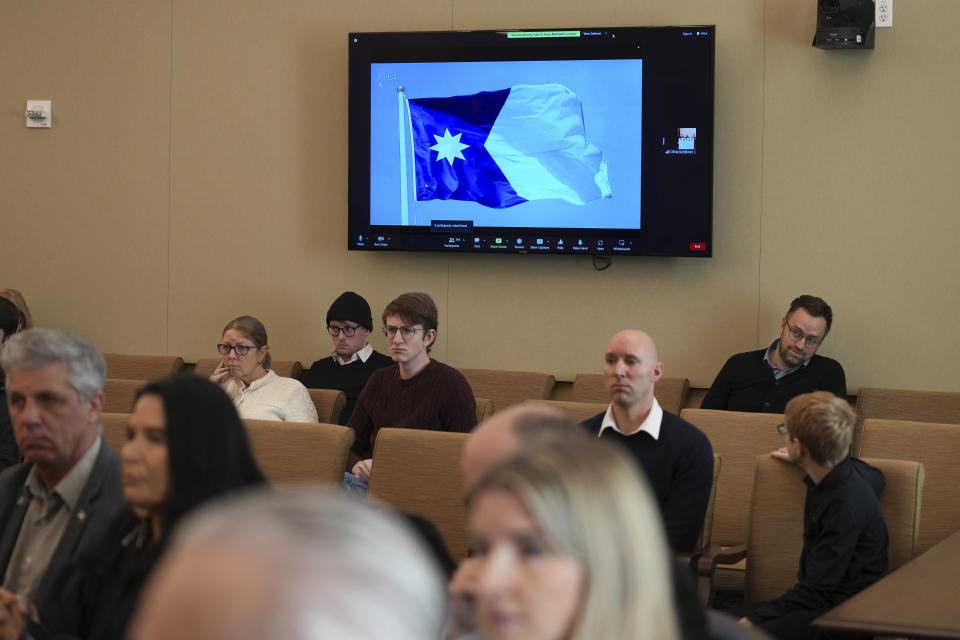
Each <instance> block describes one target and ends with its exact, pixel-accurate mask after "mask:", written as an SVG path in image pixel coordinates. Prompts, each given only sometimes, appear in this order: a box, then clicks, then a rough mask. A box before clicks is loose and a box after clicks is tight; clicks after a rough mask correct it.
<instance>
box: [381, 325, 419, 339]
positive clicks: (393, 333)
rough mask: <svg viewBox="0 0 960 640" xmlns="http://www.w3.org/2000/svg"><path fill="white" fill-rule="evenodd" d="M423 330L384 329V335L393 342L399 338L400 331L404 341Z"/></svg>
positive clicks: (404, 328) (410, 328)
mask: <svg viewBox="0 0 960 640" xmlns="http://www.w3.org/2000/svg"><path fill="white" fill-rule="evenodd" d="M423 330H424V329H423V327H384V328H383V335H385V336H387V337H388V338H390V339H391V340H393V339H394V338H395V337H397V331H399V332H400V336H401V337H403V339H404V340H409V339H410V338H412V337H413V334H415V333H416V332H417V331H423Z"/></svg>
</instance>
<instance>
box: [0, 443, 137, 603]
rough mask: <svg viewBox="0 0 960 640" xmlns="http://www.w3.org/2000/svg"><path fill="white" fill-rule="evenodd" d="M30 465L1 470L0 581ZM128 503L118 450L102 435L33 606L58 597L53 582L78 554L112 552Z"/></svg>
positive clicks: (23, 504) (21, 512)
mask: <svg viewBox="0 0 960 640" xmlns="http://www.w3.org/2000/svg"><path fill="white" fill-rule="evenodd" d="M32 466H33V465H32V464H30V463H27V462H25V463H23V464H18V465H16V466H13V467H10V468H8V469H5V470H4V471H3V472H2V473H0V523H2V524H0V581H2V578H3V576H4V575H5V574H6V572H7V564H9V562H10V556H11V555H12V554H13V548H14V546H15V545H16V543H17V536H18V535H19V534H20V525H21V524H22V522H23V517H24V515H25V514H26V512H27V500H26V496H25V495H24V483H25V482H26V480H27V474H28V473H30V468H31V467H32ZM127 509H128V507H127V503H126V502H125V501H124V499H123V477H122V475H121V473H120V456H119V455H117V452H116V451H114V450H113V449H111V448H110V445H109V444H107V441H106V440H104V439H103V436H101V443H100V452H99V453H98V454H97V459H96V461H95V462H94V463H93V470H92V471H91V472H90V477H89V478H88V479H87V484H86V485H85V486H84V488H83V491H82V492H81V493H80V499H79V500H78V501H77V509H76V513H75V515H74V517H73V518H71V519H70V522H69V524H67V528H66V530H64V532H63V537H62V538H60V543H59V544H58V545H57V548H56V549H55V550H54V552H53V556H52V557H51V558H50V564H49V565H47V570H46V572H45V573H44V575H43V578H42V579H41V580H40V584H39V586H38V587H37V592H36V595H35V597H34V604H36V606H37V609H39V610H40V611H43V610H44V608H45V605H46V604H47V603H48V602H50V601H51V598H54V600H53V602H56V600H55V598H56V594H55V590H56V588H57V585H59V584H61V583H62V582H63V579H64V577H65V576H66V575H68V574H69V572H70V571H72V570H73V569H74V566H75V563H76V561H77V560H78V559H80V558H90V557H94V558H95V557H96V554H99V555H101V556H104V557H106V554H109V553H112V552H113V550H114V549H115V548H116V547H117V545H118V544H119V540H120V537H121V536H122V535H123V532H122V531H121V525H122V520H123V518H122V516H123V515H124V514H125V513H126V512H127Z"/></svg>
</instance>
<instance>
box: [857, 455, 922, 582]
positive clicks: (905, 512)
mask: <svg viewBox="0 0 960 640" xmlns="http://www.w3.org/2000/svg"><path fill="white" fill-rule="evenodd" d="M864 462H866V463H867V464H872V465H873V466H875V467H876V468H877V469H880V471H882V472H883V477H884V480H886V485H885V486H884V488H883V491H881V492H880V508H881V509H882V510H883V519H884V520H885V521H886V523H887V531H888V532H889V534H890V549H889V551H888V557H889V560H890V571H896V570H897V569H899V568H900V567H902V566H903V565H905V564H907V563H908V562H910V561H911V560H913V559H914V558H915V557H916V556H917V555H919V554H920V553H921V551H920V549H919V546H920V532H921V531H922V527H921V523H922V518H923V509H924V508H926V505H924V504H923V487H924V485H925V484H926V467H925V465H924V464H922V463H920V462H915V461H913V460H888V459H884V458H864Z"/></svg>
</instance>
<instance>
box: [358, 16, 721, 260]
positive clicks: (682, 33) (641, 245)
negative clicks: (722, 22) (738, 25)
mask: <svg viewBox="0 0 960 640" xmlns="http://www.w3.org/2000/svg"><path fill="white" fill-rule="evenodd" d="M549 31H552V32H567V33H569V32H577V33H578V34H581V36H580V38H579V39H576V40H574V39H571V38H569V37H558V38H536V39H527V40H526V41H525V42H524V43H523V46H520V45H517V44H514V43H515V42H516V41H517V38H516V35H517V34H521V35H524V34H533V33H538V32H539V33H543V30H533V29H522V30H479V31H422V32H416V31H398V32H363V33H351V34H349V46H350V56H349V118H348V120H349V121H348V129H349V133H348V137H349V144H348V164H349V166H348V229H347V248H348V249H349V250H358V251H415V252H446V253H452V254H457V253H468V254H475V253H514V254H516V253H543V254H553V255H556V254H574V255H576V254H581V255H583V254H586V255H605V256H609V257H612V256H614V255H630V256H671V257H698V258H709V257H712V255H713V168H714V149H713V141H714V130H715V127H714V113H715V55H716V54H715V51H716V27H715V26H714V25H691V26H641V27H601V28H574V29H551V30H549ZM588 34H589V35H590V36H591V37H594V38H596V39H595V40H586V39H585V38H586V37H587V35H588ZM692 34H696V36H693V35H692ZM616 35H620V36H621V39H620V41H619V42H617V43H616V44H613V43H612V42H611V40H612V39H613V38H615V37H616ZM611 36H612V37H611ZM688 37H696V38H698V40H699V41H700V42H702V43H703V45H704V46H699V47H697V58H696V59H695V60H693V61H692V62H691V61H689V60H686V61H681V63H682V64H688V65H689V64H697V65H700V67H699V68H698V69H697V71H696V74H697V75H696V82H698V83H699V84H698V85H697V86H695V87H693V88H692V89H691V88H690V87H686V88H679V89H677V91H688V92H689V91H696V92H699V94H698V95H697V96H696V98H695V102H696V110H697V113H698V119H697V120H696V127H697V130H696V136H697V138H696V144H697V147H696V149H697V151H696V153H697V156H698V157H697V158H696V162H697V163H699V164H698V167H699V168H698V172H699V174H700V179H701V180H702V181H703V182H702V184H700V185H698V187H697V189H698V190H699V191H698V194H699V195H698V197H699V198H700V202H699V203H698V205H697V206H698V207H699V209H698V210H697V211H695V212H693V213H692V214H691V213H690V212H681V215H693V216H696V217H698V219H697V220H696V223H695V224H694V225H690V227H689V228H691V229H695V231H693V232H691V234H690V237H688V238H681V239H678V238H676V237H673V236H670V237H669V242H665V241H664V240H663V237H664V236H668V235H669V234H675V232H676V228H677V226H676V225H673V226H672V227H669V228H668V229H667V230H664V228H663V227H657V226H656V225H657V224H658V218H657V216H658V214H659V215H660V218H659V224H661V225H662V224H663V223H664V221H665V220H666V215H665V214H663V213H661V212H663V211H666V208H665V207H664V206H658V208H648V207H653V206H654V205H650V204H649V203H648V202H647V201H646V200H644V201H642V202H643V209H642V216H643V220H644V222H643V223H642V226H641V229H639V230H636V229H612V228H611V229H589V228H579V227H575V228H548V227H539V228H530V227H509V226H503V227H483V228H480V227H478V228H477V229H478V230H474V229H469V230H467V229H463V230H459V231H458V230H455V229H450V230H447V231H444V230H442V227H441V228H440V229H437V228H431V227H428V226H418V227H410V226H400V225H372V224H371V216H370V208H371V205H370V202H371V184H370V180H371V176H370V165H371V149H370V140H371V132H370V129H371V88H370V83H371V75H370V74H371V64H373V63H379V62H385V61H392V62H426V61H456V60H464V61H466V60H490V59H495V60H510V59H513V60H531V59H546V60H555V59H558V57H557V56H558V53H557V52H558V51H563V52H570V51H576V49H577V47H581V48H583V50H584V53H583V54H581V55H582V56H583V58H582V59H611V57H614V56H612V55H611V54H612V53H615V52H616V51H618V50H623V48H624V47H627V46H637V47H638V49H640V51H639V54H637V55H635V56H634V57H638V58H640V59H643V60H644V63H645V64H648V63H647V60H648V59H651V58H652V59H653V60H654V61H656V60H658V58H657V56H660V57H661V58H662V57H663V56H664V55H665V54H664V52H663V51H660V52H657V53H651V52H650V51H647V50H643V49H642V47H643V46H654V45H656V46H662V42H660V41H658V39H657V38H661V39H663V38H688ZM638 41H639V44H638ZM681 42H683V43H685V42H686V40H683V41H681ZM707 44H708V45H709V46H706V45H707ZM676 46H684V45H682V44H676ZM491 49H496V51H497V55H495V56H494V55H491V54H490V53H489V52H490V50H491ZM484 51H486V52H484ZM532 52H535V53H536V54H537V55H538V56H540V57H535V56H532V55H531V54H532ZM560 55H561V56H568V55H569V54H568V53H562V54H560ZM561 59H563V58H561ZM578 59H579V58H578ZM681 63H678V64H681ZM656 71H657V70H656V69H651V70H649V71H648V69H647V68H644V72H643V83H644V88H643V95H644V97H643V103H644V105H643V119H644V135H645V136H648V137H649V136H651V135H654V134H659V133H662V131H663V128H662V127H663V124H662V123H661V124H660V128H659V130H651V128H652V126H653V125H652V124H650V123H648V122H647V117H648V111H650V110H652V111H653V114H652V115H651V117H653V116H657V115H658V114H657V112H656V108H657V105H656V104H655V103H653V102H652V101H653V100H654V98H655V97H649V96H648V93H649V90H650V89H651V87H647V82H648V77H651V76H652V77H653V79H655V80H656V81H657V82H660V83H661V84H660V85H658V87H659V88H661V89H662V88H663V87H664V86H668V85H667V84H665V83H666V82H667V81H665V80H664V78H665V77H666V76H667V72H669V73H671V74H673V76H671V77H677V76H682V75H683V74H680V73H677V69H676V68H675V67H671V68H669V69H667V71H666V72H661V75H660V76H657V74H656ZM648 74H649V75H648ZM651 82H652V80H651ZM674 82H676V81H675V80H674ZM648 101H651V104H649V105H648ZM661 108H662V107H661ZM679 118H680V120H681V122H680V124H684V122H682V119H683V116H679ZM653 148H654V147H653V145H652V143H649V142H645V143H644V146H643V148H642V151H641V153H642V154H643V158H644V168H643V169H642V171H646V172H648V174H645V175H644V177H643V178H642V180H652V179H653V178H652V177H649V175H650V172H654V173H655V172H656V170H657V169H656V166H655V165H650V164H649V162H648V160H649V158H648V156H650V154H651V153H653V151H651V149H653ZM658 161H659V159H658ZM643 185H644V186H643V189H644V192H645V193H644V197H650V196H648V195H647V194H648V193H649V190H648V187H647V183H646V182H644V183H643ZM655 188H656V187H655ZM656 195H657V194H654V195H653V196H652V197H654V198H655V197H656ZM520 206H522V205H520ZM674 209H675V210H677V209H678V205H675V206H674ZM648 217H649V219H650V220H651V222H646V220H647V219H648ZM651 228H652V229H653V231H651ZM684 228H687V227H684ZM654 234H658V235H654ZM494 236H497V238H496V240H497V241H498V242H497V243H496V244H494V242H493V240H494ZM474 237H482V238H483V239H484V240H483V242H481V243H479V244H477V243H474V242H473V239H474ZM501 238H502V239H503V242H499V241H500V240H501ZM558 240H559V241H560V242H561V243H560V244H559V245H558V244H557V242H558ZM521 241H522V242H521ZM538 242H540V243H542V244H537V243H538ZM671 243H672V244H671Z"/></svg>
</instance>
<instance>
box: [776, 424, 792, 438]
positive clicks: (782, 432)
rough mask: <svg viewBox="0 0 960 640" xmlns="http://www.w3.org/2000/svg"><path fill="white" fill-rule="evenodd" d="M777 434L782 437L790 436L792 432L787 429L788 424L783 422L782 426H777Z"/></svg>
mask: <svg viewBox="0 0 960 640" xmlns="http://www.w3.org/2000/svg"><path fill="white" fill-rule="evenodd" d="M777 433H779V434H780V435H782V436H788V435H790V430H789V429H787V425H786V423H784V422H781V423H780V424H778V425H777Z"/></svg>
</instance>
